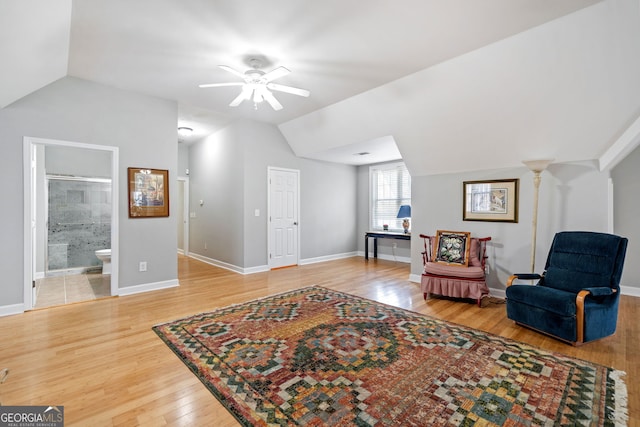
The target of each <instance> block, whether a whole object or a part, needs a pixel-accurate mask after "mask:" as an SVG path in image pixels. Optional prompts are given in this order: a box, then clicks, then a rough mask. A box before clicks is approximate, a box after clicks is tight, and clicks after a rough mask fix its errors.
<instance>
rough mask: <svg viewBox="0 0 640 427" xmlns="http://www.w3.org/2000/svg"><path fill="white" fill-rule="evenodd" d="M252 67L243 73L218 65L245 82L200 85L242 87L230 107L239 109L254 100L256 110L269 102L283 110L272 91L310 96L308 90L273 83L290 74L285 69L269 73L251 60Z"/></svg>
mask: <svg viewBox="0 0 640 427" xmlns="http://www.w3.org/2000/svg"><path fill="white" fill-rule="evenodd" d="M249 63H250V65H251V67H252V68H250V69H249V70H247V71H245V72H244V73H241V72H240V71H237V70H235V69H233V68H231V67H229V66H228V65H218V67H220V68H222V69H223V70H225V71H228V72H230V73H231V74H234V75H236V76H238V77H240V78H241V79H242V80H244V82H232V83H208V84H202V85H199V87H202V88H208V87H223V86H242V91H241V92H240V95H238V96H237V97H236V98H235V99H234V100H233V101H231V103H230V104H229V106H230V107H237V106H238V105H240V103H241V102H242V101H248V100H250V99H252V100H253V105H254V108H256V109H258V103H260V102H262V101H267V102H268V103H269V105H271V107H272V108H273V109H274V110H276V111H278V110H282V104H280V102H278V100H277V99H276V97H275V96H273V93H271V91H272V90H273V91H277V92H285V93H290V94H293V95H298V96H305V97H306V96H309V94H310V92H309V91H308V90H306V89H299V88H297V87H291V86H284V85H279V84H276V83H272V81H273V80H276V79H278V78H280V77H284V76H286V75H287V74H289V73H290V72H291V71H289V70H288V69H287V68H285V67H278V68H275V69H273V70H271V71H269V72H268V73H265V72H264V71H262V70H260V69H259V68H260V66H261V63H260V61H258V60H251V61H250V62H249Z"/></svg>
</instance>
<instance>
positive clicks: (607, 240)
mask: <svg viewBox="0 0 640 427" xmlns="http://www.w3.org/2000/svg"><path fill="white" fill-rule="evenodd" d="M626 251H627V239H626V238H624V237H620V236H615V235H612V234H605V233H594V232H587V231H563V232H560V233H558V234H556V235H555V237H554V239H553V243H552V244H551V249H550V250H549V256H548V257H547V263H546V265H545V268H544V273H542V275H539V274H515V275H513V276H511V277H510V278H509V280H508V282H507V291H506V294H507V317H508V318H509V319H511V320H514V321H515V322H516V323H518V324H521V325H523V326H527V327H530V328H533V329H535V330H537V331H540V332H543V333H545V334H548V335H552V336H554V337H556V338H559V339H561V340H563V341H568V342H570V343H572V344H573V345H580V344H582V343H584V342H588V341H593V340H595V339H598V338H603V337H606V336H609V335H612V334H613V333H614V332H615V331H616V324H617V321H618V303H619V300H620V277H621V276H622V266H623V264H624V257H625V253H626ZM516 279H519V280H538V283H537V284H536V285H529V284H516V283H514V281H515V280H516Z"/></svg>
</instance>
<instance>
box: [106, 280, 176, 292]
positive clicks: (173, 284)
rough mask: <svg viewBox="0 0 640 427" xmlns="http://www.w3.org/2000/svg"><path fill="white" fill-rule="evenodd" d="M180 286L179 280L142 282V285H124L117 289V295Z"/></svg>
mask: <svg viewBox="0 0 640 427" xmlns="http://www.w3.org/2000/svg"><path fill="white" fill-rule="evenodd" d="M177 286H180V282H178V280H177V279H175V280H165V281H163V282H154V283H144V284H142V285H134V286H126V287H124V288H119V289H118V295H119V296H126V295H135V294H141V293H143V292H151V291H159V290H161V289H169V288H175V287H177Z"/></svg>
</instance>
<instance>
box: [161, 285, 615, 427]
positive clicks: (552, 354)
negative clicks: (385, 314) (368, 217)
mask: <svg viewBox="0 0 640 427" xmlns="http://www.w3.org/2000/svg"><path fill="white" fill-rule="evenodd" d="M313 289H321V290H324V291H328V292H332V293H335V294H337V295H340V296H343V297H346V298H359V299H362V300H366V301H369V302H372V303H375V304H380V305H383V306H385V307H388V308H391V309H394V310H400V311H402V312H405V313H408V314H411V315H413V316H417V317H424V318H428V319H430V320H432V321H436V322H441V323H444V324H447V325H451V326H454V327H456V328H458V329H460V330H462V331H465V332H466V333H469V334H471V335H472V336H474V337H481V338H485V339H488V340H489V341H496V342H498V343H500V344H503V345H505V346H506V347H516V348H522V349H526V350H528V351H531V352H532V353H534V354H536V355H537V356H540V357H544V358H551V359H556V360H562V361H565V362H572V361H578V362H583V363H585V364H588V365H593V366H598V367H601V368H604V369H606V370H607V377H608V378H610V379H611V380H613V381H614V382H615V387H614V389H613V394H612V395H611V396H609V393H607V398H606V400H607V401H608V402H609V401H613V402H616V405H615V410H614V411H613V420H610V421H612V422H613V423H614V424H612V425H614V426H619V425H620V426H626V425H627V422H628V393H627V386H626V384H625V381H624V379H623V377H624V376H626V372H625V371H622V370H618V369H615V368H612V367H609V366H606V365H602V364H599V363H595V362H591V361H589V360H585V359H581V358H578V357H573V356H568V355H565V354H563V353H560V352H556V351H550V350H545V349H542V348H540V347H537V346H534V345H531V344H527V343H524V342H521V341H517V340H515V339H512V338H506V337H502V336H500V335H496V334H493V333H490V332H485V331H482V330H479V329H475V328H472V327H469V326H465V325H462V324H459V323H455V322H451V321H448V320H443V319H440V318H437V317H434V316H431V315H428V314H423V313H419V312H417V311H413V310H409V309H406V308H403V307H397V306H394V305H391V304H388V303H384V302H380V301H376V300H374V299H371V298H367V297H362V296H359V295H355V294H350V293H347V292H342V291H337V290H334V289H331V288H327V287H324V286H320V285H315V284H314V285H309V286H304V287H301V288H297V289H292V290H288V291H283V292H277V293H274V294H269V295H264V296H261V297H257V298H254V299H250V300H248V301H244V302H241V303H234V304H230V305H226V306H223V307H216V308H213V309H211V310H208V311H203V312H200V313H196V314H192V315H188V316H184V317H181V318H178V319H174V320H171V321H168V322H162V323H158V324H155V325H153V326H152V330H153V331H154V332H155V333H156V335H157V336H158V337H159V338H160V339H161V340H162V341H163V342H164V343H165V344H166V345H167V347H169V349H171V351H172V352H173V353H174V354H175V355H176V356H178V358H179V359H180V360H181V361H182V362H183V363H184V364H185V365H186V366H187V367H188V368H189V370H190V371H191V372H192V373H193V374H194V375H195V376H196V377H197V378H198V379H199V380H200V382H201V383H202V384H203V385H204V386H205V387H206V388H207V389H208V390H209V391H210V392H211V394H213V395H214V396H215V397H216V399H217V400H218V401H219V402H220V403H221V404H222V405H223V406H224V407H225V409H227V411H229V413H231V414H232V415H233V416H234V418H235V419H236V420H237V421H238V422H239V423H240V424H241V425H243V426H253V425H254V424H252V423H251V422H250V421H249V420H247V419H246V418H244V417H243V416H242V414H239V413H236V411H235V410H234V409H233V407H232V406H231V405H230V404H228V403H227V399H226V398H225V396H224V395H223V394H222V393H221V392H220V391H219V390H218V389H217V388H216V387H215V386H214V385H213V384H211V383H208V382H207V381H206V379H205V378H204V377H203V376H202V375H200V371H199V369H198V367H197V366H196V365H195V364H194V363H192V362H191V361H189V360H187V359H186V358H185V357H183V355H182V354H181V352H180V349H179V348H177V347H176V346H175V345H174V343H172V342H171V341H169V340H168V339H167V338H166V337H165V336H164V335H163V334H162V332H161V331H160V330H159V329H160V328H161V327H163V326H166V325H170V324H173V323H176V322H183V321H186V320H188V319H192V318H196V317H199V316H204V315H208V314H213V313H216V312H219V311H224V310H228V309H230V308H233V307H239V306H243V305H246V304H252V303H256V302H260V301H265V300H269V299H272V298H278V297H286V296H288V295H295V294H298V293H301V292H306V291H310V290H313Z"/></svg>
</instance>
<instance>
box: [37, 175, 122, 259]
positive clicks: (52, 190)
mask: <svg viewBox="0 0 640 427" xmlns="http://www.w3.org/2000/svg"><path fill="white" fill-rule="evenodd" d="M48 183H49V184H48V192H49V206H48V210H49V216H48V245H47V249H48V250H47V269H48V270H62V269H70V268H85V267H92V266H98V265H100V261H99V260H98V258H96V256H95V251H96V250H97V249H107V248H110V247H111V182H109V181H107V180H92V179H90V178H87V179H78V178H74V179H67V178H57V177H56V178H53V177H48Z"/></svg>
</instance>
